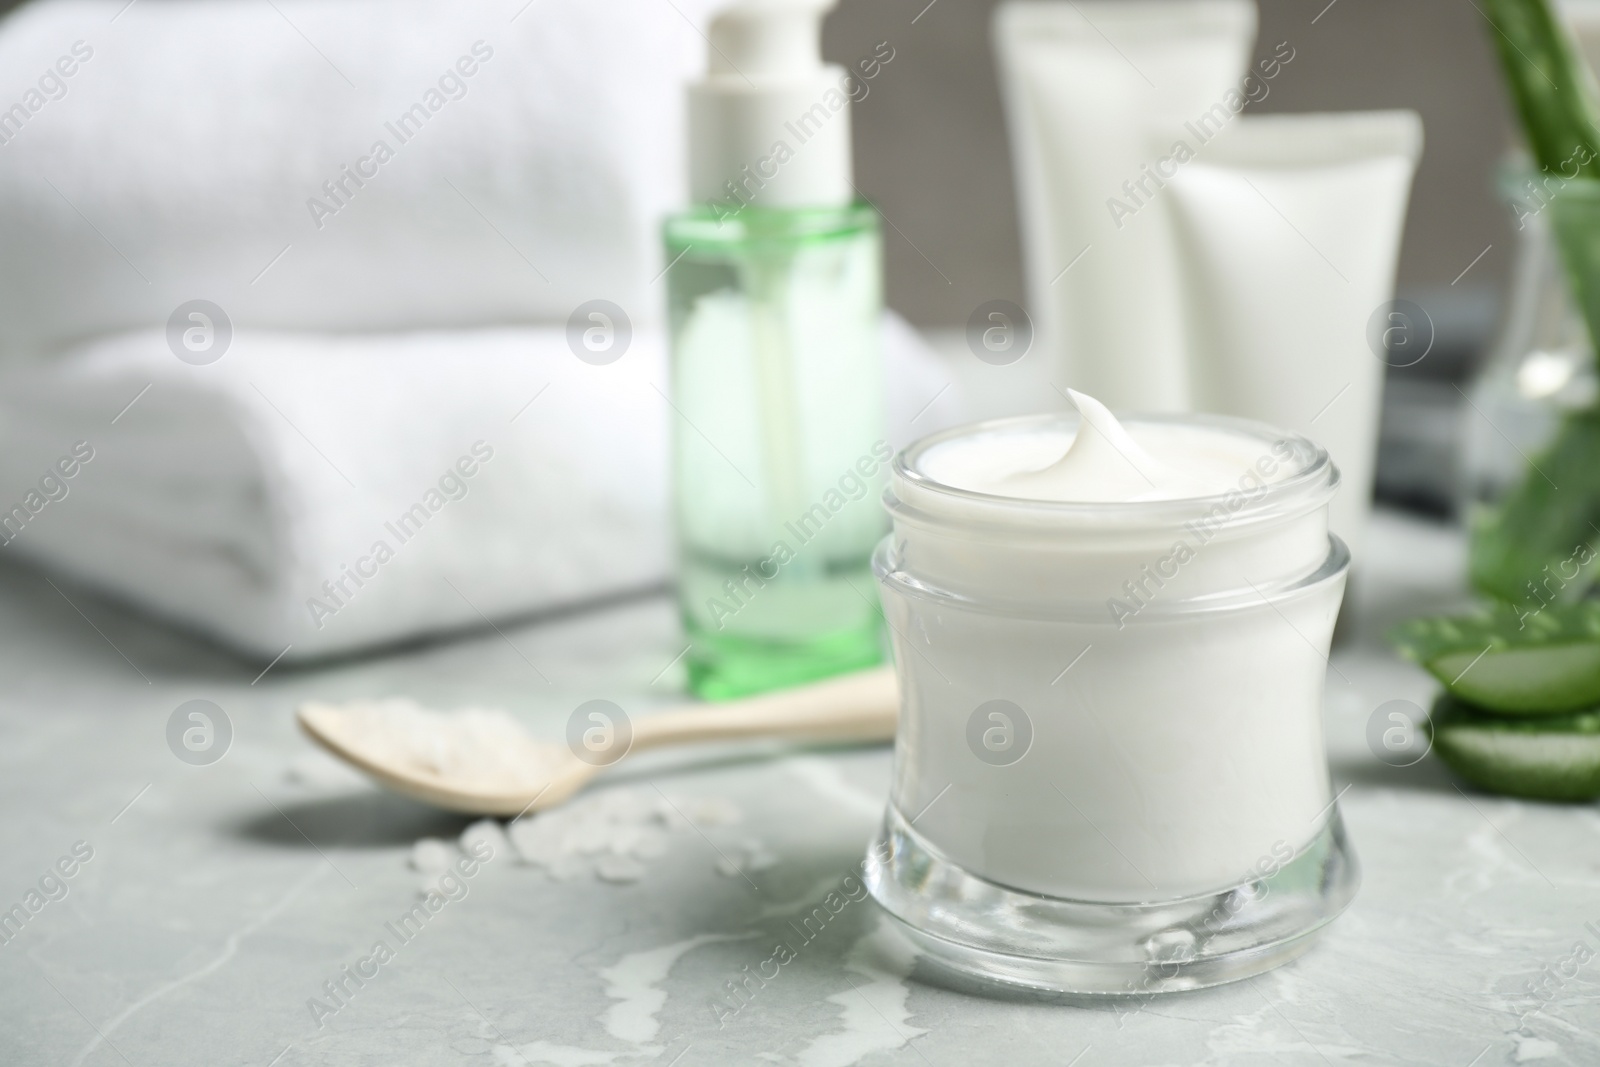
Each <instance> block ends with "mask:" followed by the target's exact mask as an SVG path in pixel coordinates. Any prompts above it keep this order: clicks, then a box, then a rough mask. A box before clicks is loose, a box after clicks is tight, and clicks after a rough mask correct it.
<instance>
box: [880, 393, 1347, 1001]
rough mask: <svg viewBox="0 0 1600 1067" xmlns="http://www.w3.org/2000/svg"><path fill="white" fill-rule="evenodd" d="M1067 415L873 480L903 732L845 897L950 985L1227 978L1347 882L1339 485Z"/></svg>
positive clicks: (1294, 948) (1163, 430) (1205, 430)
mask: <svg viewBox="0 0 1600 1067" xmlns="http://www.w3.org/2000/svg"><path fill="white" fill-rule="evenodd" d="M1072 397H1073V400H1074V403H1075V404H1076V405H1077V407H1078V413H1077V414H1076V415H1070V414H1069V415H1052V416H1039V417H1026V418H1020V419H1006V420H1000V421H996V422H990V423H981V424H978V425H976V426H969V427H963V428H959V429H956V430H952V431H948V432H946V433H943V434H939V435H936V436H934V437H930V438H926V439H924V440H922V441H920V442H918V443H916V444H914V445H912V446H911V447H910V448H908V449H907V450H906V451H905V452H903V453H901V454H900V455H899V456H898V457H896V460H895V464H894V470H893V474H892V481H891V485H890V488H889V490H888V492H887V494H886V496H885V500H886V503H887V507H888V510H889V513H890V516H891V517H892V519H893V523H894V532H893V533H892V534H891V535H890V537H889V538H888V539H886V540H885V541H884V543H883V544H882V545H880V547H879V549H878V552H877V554H876V556H875V558H874V568H875V571H876V574H877V576H878V579H879V581H880V583H881V587H882V592H883V604H884V612H885V617H886V618H887V620H888V622H889V625H890V629H891V634H892V640H893V644H894V651H895V662H896V669H897V671H898V673H899V678H900V684H901V693H902V713H901V723H900V730H899V736H898V739H897V742H896V749H895V775H894V785H893V789H892V793H891V797H890V803H889V808H888V812H887V814H886V817H885V822H884V828H883V831H882V833H881V835H880V837H879V838H878V840H877V841H876V842H874V844H873V846H872V848H871V850H870V851H869V854H868V860H867V873H868V884H869V886H870V887H871V890H872V893H873V895H874V896H875V897H876V898H877V900H878V901H879V902H880V903H881V904H882V905H883V906H884V907H885V908H886V909H887V910H888V911H889V912H890V914H892V915H893V916H895V917H896V918H897V919H899V920H900V921H901V923H902V924H903V928H904V929H905V931H906V932H907V933H908V934H909V935H910V936H911V938H912V939H913V941H915V942H916V943H917V944H918V946H919V947H920V948H921V949H922V950H923V951H924V953H925V954H926V955H927V956H929V957H931V959H932V960H933V961H934V962H936V963H942V964H944V965H945V966H946V967H947V968H950V969H953V970H954V971H956V972H959V973H962V974H965V975H976V976H979V977H980V978H982V979H986V980H996V981H999V982H1003V983H1009V984H1017V985H1024V986H1031V987H1035V988H1040V989H1050V990H1059V991H1072V992H1083V993H1109V994H1135V995H1137V994H1139V993H1143V992H1154V991H1163V990H1171V989H1184V988H1194V987H1199V986H1205V985H1212V984H1216V983H1219V982H1225V981H1231V980H1234V979H1238V978H1244V977H1247V976H1249V975H1252V974H1256V973H1259V972H1260V971H1263V970H1266V969H1268V968H1270V967H1273V966H1276V965H1277V964H1279V963H1282V962H1284V961H1286V960H1288V959H1291V958H1293V957H1294V956H1296V955H1298V954H1299V953H1300V952H1302V951H1304V950H1305V949H1306V948H1307V947H1309V944H1310V942H1311V939H1312V935H1314V934H1315V933H1316V932H1317V931H1318V930H1319V929H1320V928H1321V927H1322V926H1323V925H1324V924H1325V923H1327V922H1328V921H1329V920H1330V919H1332V918H1333V917H1334V916H1335V915H1337V914H1338V913H1339V912H1340V911H1341V910H1342V909H1343V908H1344V906H1345V905H1346V904H1347V903H1348V902H1349V900H1350V898H1351V896H1352V895H1353V894H1354V892H1355V888H1356V884H1357V882H1358V880H1359V876H1358V874H1357V870H1356V865H1355V860H1354V857H1353V855H1352V854H1351V853H1350V852H1349V850H1348V849H1347V847H1346V845H1345V842H1344V836H1343V830H1342V827H1341V824H1340V821H1339V815H1338V805H1337V804H1336V803H1335V798H1334V796H1333V794H1332V791H1331V787H1330V782H1329V775H1328V765H1327V759H1326V755H1325V753H1324V748H1323V737H1322V715H1321V711H1322V694H1323V685H1324V680H1325V674H1326V671H1327V666H1328V663H1327V653H1328V646H1329V642H1330V640H1331V638H1332V633H1333V625H1334V619H1335V617H1336V616H1337V614H1338V609H1339V602H1340V599H1341V598H1342V596H1343V592H1344V582H1345V572H1346V570H1347V566H1348V562H1349V556H1348V553H1347V552H1346V550H1345V548H1344V545H1343V544H1342V543H1341V542H1340V541H1339V540H1338V539H1337V538H1336V537H1333V536H1331V535H1330V534H1329V532H1328V523H1327V512H1328V502H1329V500H1330V499H1331V498H1332V496H1333V494H1334V492H1335V490H1336V489H1337V487H1338V483H1339V474H1338V471H1337V469H1336V468H1335V467H1334V465H1333V463H1332V462H1331V461H1330V460H1329V458H1328V454H1327V452H1325V451H1324V450H1323V449H1321V448H1319V447H1318V446H1316V445H1315V444H1313V443H1312V442H1311V441H1309V440H1307V439H1305V438H1303V437H1298V436H1295V435H1292V434H1285V433H1281V432H1278V431H1276V430H1273V429H1271V428H1269V427H1266V426H1262V425H1259V424H1256V423H1250V422H1245V421H1242V420H1237V419H1226V418H1220V417H1212V416H1204V415H1181V416H1161V417H1145V418H1132V419H1129V420H1128V422H1127V423H1126V425H1124V424H1122V423H1119V422H1118V421H1117V420H1116V419H1115V418H1114V417H1113V416H1112V415H1111V413H1110V412H1109V411H1107V410H1106V409H1105V408H1104V407H1103V406H1102V405H1100V404H1099V403H1098V402H1096V401H1094V400H1093V399H1091V398H1089V397H1085V396H1082V395H1081V394H1076V393H1074V394H1072Z"/></svg>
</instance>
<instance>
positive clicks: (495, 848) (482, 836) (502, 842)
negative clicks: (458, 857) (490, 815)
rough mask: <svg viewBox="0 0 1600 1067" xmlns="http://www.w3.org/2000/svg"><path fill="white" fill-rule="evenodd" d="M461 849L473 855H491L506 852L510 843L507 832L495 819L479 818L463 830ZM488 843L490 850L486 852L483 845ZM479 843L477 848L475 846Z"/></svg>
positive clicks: (501, 854) (499, 854) (500, 854)
mask: <svg viewBox="0 0 1600 1067" xmlns="http://www.w3.org/2000/svg"><path fill="white" fill-rule="evenodd" d="M460 842H461V851H463V852H466V853H469V854H471V855H473V856H481V855H488V856H490V857H495V856H503V855H505V854H506V851H507V849H508V847H509V846H508V844H507V842H506V833H505V831H504V830H502V829H501V828H500V824H499V823H498V822H496V821H495V820H494V819H479V820H478V821H477V822H475V823H473V824H472V825H471V826H469V827H467V828H466V829H465V830H463V831H461V838H460ZM484 844H487V845H488V846H489V851H488V852H487V853H485V852H484V850H483V848H482V846H483V845H484ZM474 845H477V846H478V847H477V848H474V847H473V846H474Z"/></svg>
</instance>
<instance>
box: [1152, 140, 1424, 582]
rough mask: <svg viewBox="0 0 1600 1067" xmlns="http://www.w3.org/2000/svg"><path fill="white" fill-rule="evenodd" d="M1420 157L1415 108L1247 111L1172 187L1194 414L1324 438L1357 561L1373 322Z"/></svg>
mask: <svg viewBox="0 0 1600 1067" xmlns="http://www.w3.org/2000/svg"><path fill="white" fill-rule="evenodd" d="M1421 152H1422V120H1421V118H1419V117H1418V116H1417V114H1416V113H1415V112H1411V111H1376V112H1352V113H1346V114H1330V115H1282V116H1278V115H1274V116H1265V117H1260V118H1246V119H1241V120H1240V121H1238V122H1236V123H1234V124H1233V126H1232V128H1230V129H1229V130H1227V131H1226V132H1225V133H1223V134H1222V135H1221V136H1219V137H1217V138H1216V139H1215V140H1214V141H1212V142H1210V143H1208V144H1206V145H1205V147H1204V148H1203V149H1202V150H1201V152H1200V154H1199V155H1198V157H1197V158H1196V159H1194V160H1193V161H1192V162H1190V163H1188V164H1186V165H1184V166H1183V167H1181V168H1180V169H1179V170H1178V172H1177V173H1176V174H1175V175H1174V176H1173V177H1172V178H1170V179H1169V180H1168V183H1167V184H1168V189H1167V192H1166V196H1167V197H1168V199H1169V200H1170V202H1171V206H1172V210H1173V218H1174V223H1175V229H1176V234H1177V247H1178V250H1179V258H1180V268H1181V273H1182V276H1183V278H1184V285H1185V288H1186V289H1187V300H1186V304H1187V308H1188V321H1189V336H1190V344H1191V348H1192V357H1191V375H1190V377H1191V387H1192V390H1193V401H1194V406H1195V408H1196V409H1197V410H1201V411H1209V412H1214V413H1217V414H1221V415H1236V416H1241V417H1244V418H1249V419H1257V420H1261V421H1264V422H1269V423H1271V424H1273V425H1275V426H1281V427H1283V428H1284V429H1286V430H1291V431H1293V432H1295V433H1300V434H1304V435H1305V436H1307V437H1309V438H1311V439H1313V440H1315V441H1317V442H1318V443H1320V444H1321V445H1322V446H1323V447H1325V448H1326V449H1327V450H1328V452H1329V453H1330V454H1331V455H1332V456H1333V460H1334V462H1335V463H1337V464H1338V466H1339V469H1340V471H1342V472H1343V475H1344V481H1345V489H1344V491H1343V492H1342V493H1340V494H1339V495H1338V497H1337V498H1336V499H1335V500H1334V501H1333V504H1332V509H1331V512H1330V518H1329V524H1330V526H1331V527H1332V529H1333V532H1334V533H1336V534H1338V535H1339V536H1340V537H1341V538H1343V539H1344V541H1345V542H1346V543H1347V544H1348V545H1349V546H1350V548H1351V551H1352V553H1353V554H1355V555H1356V558H1357V560H1358V562H1359V559H1360V556H1359V552H1360V545H1361V535H1362V531H1363V529H1364V527H1365V525H1366V520H1367V516H1368V513H1369V512H1370V511H1371V508H1372V474H1373V461H1374V458H1375V455H1376V452H1377V444H1378V414H1379V411H1378V409H1379V404H1380V401H1381V399H1382V393H1383V373H1384V359H1383V357H1382V355H1381V352H1382V349H1381V348H1380V349H1379V351H1377V352H1375V351H1374V346H1373V344H1372V343H1371V341H1370V339H1369V332H1371V331H1370V329H1369V324H1370V323H1371V322H1372V320H1373V317H1374V315H1379V316H1382V315H1383V314H1384V312H1383V311H1382V310H1381V309H1382V308H1383V307H1384V306H1385V305H1386V304H1387V303H1388V302H1389V301H1390V300H1392V298H1393V296H1394V276H1395V263H1396V260H1397V258H1398V256H1399V251H1400V231H1401V229H1402V227H1403V225H1404V223H1405V215H1406V202H1407V199H1408V198H1409V195H1410V189H1411V178H1412V175H1413V173H1414V172H1415V171H1416V166H1417V158H1418V156H1419V155H1420V154H1421ZM1395 325H1397V326H1399V327H1400V328H1406V327H1407V325H1408V324H1407V323H1401V322H1399V321H1398V320H1396V322H1395ZM1409 326H1411V327H1414V328H1416V329H1417V330H1419V331H1420V332H1419V335H1418V336H1416V337H1415V338H1413V340H1414V341H1415V343H1416V344H1418V345H1419V346H1425V345H1426V344H1427V343H1428V339H1429V338H1428V333H1429V331H1428V328H1427V326H1426V324H1425V323H1410V324H1409ZM1388 328H1389V327H1388V325H1387V324H1385V325H1383V327H1382V328H1381V329H1379V330H1378V331H1377V334H1378V336H1379V337H1380V338H1381V337H1382V336H1383V334H1384V330H1386V329H1388Z"/></svg>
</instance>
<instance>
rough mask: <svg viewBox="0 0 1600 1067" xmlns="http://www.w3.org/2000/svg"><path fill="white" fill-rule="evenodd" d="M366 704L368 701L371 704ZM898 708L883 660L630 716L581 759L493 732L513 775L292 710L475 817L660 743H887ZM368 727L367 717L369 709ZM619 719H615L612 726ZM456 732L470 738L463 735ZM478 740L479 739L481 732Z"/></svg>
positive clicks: (314, 732) (337, 719)
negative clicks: (438, 758)
mask: <svg viewBox="0 0 1600 1067" xmlns="http://www.w3.org/2000/svg"><path fill="white" fill-rule="evenodd" d="M371 707H372V706H371V705H367V706H366V708H368V709H370V708H371ZM899 710H900V697H899V690H898V686H897V685H896V683H895V676H894V671H893V669H892V668H889V667H879V668H875V669H873V670H869V671H861V672H859V673H856V674H848V675H843V676H841V677H838V678H830V679H828V680H826V681H822V682H814V683H811V684H809V685H803V686H798V687H796V688H793V689H785V690H780V691H777V692H772V693H762V694H760V695H758V696H752V697H745V698H743V699H740V700H730V701H727V702H725V703H720V704H701V705H693V706H688V707H682V708H674V709H671V710H668V711H663V712H660V713H657V714H653V715H648V716H640V717H639V718H638V719H636V720H632V722H631V723H630V726H631V735H632V736H631V742H629V741H628V740H627V738H626V734H625V733H624V729H625V728H624V729H619V730H618V731H617V733H618V734H621V735H622V741H621V742H619V747H621V749H622V751H620V752H618V753H616V754H615V755H614V756H613V755H612V754H611V753H602V754H599V755H596V754H594V753H586V754H585V756H584V757H580V756H579V755H578V754H577V753H576V752H575V751H574V750H573V749H571V748H569V747H568V746H567V745H565V744H552V743H549V742H539V741H535V740H534V739H533V738H531V737H528V736H527V735H525V734H522V733H521V732H520V730H517V731H515V732H514V733H513V734H511V735H510V736H504V735H503V734H502V735H501V736H498V737H497V738H496V739H495V740H496V743H495V749H494V752H493V753H492V756H493V757H494V758H495V759H496V760H497V761H498V762H499V763H500V764H501V765H502V766H504V765H506V764H507V763H509V764H510V765H511V766H513V767H515V768H516V769H517V771H518V772H519V773H516V774H514V775H507V774H503V773H502V774H498V775H492V774H491V775H485V774H481V773H479V774H473V773H459V772H457V773H441V772H440V771H439V770H437V769H435V767H433V766H429V765H427V763H426V761H417V760H414V759H408V758H405V756H404V754H397V753H396V752H395V751H394V746H393V745H385V744H374V743H373V741H372V738H371V735H370V733H368V734H366V735H365V736H363V735H362V734H361V733H360V732H359V731H355V730H353V729H352V728H351V727H352V723H353V722H354V715H355V711H354V706H351V707H345V706H340V705H336V704H319V703H308V704H304V705H302V706H301V707H300V708H298V709H297V712H296V717H297V718H298V719H299V722H300V727H301V729H303V730H304V731H305V732H306V733H307V734H308V735H310V737H311V739H312V740H314V741H316V742H317V743H318V744H319V745H321V746H322V747H323V748H325V749H327V750H328V751H329V752H331V753H332V754H333V755H334V756H336V757H338V758H339V759H341V760H344V761H345V762H346V763H349V764H351V765H352V766H354V767H356V768H357V769H359V770H361V771H363V772H365V773H366V774H367V775H369V776H370V777H372V778H374V779H376V780H377V782H378V783H379V784H380V785H383V786H385V787H386V788H388V789H392V790H393V791H395V792H396V793H402V794H404V795H405V796H408V797H412V798H414V799H417V800H420V801H423V802H424V803H427V804H432V805H434V806H436V807H441V808H448V809H449V810H451V811H460V812H467V813H469V814H474V815H520V814H523V813H525V812H529V811H542V810H544V809H546V808H551V807H554V806H556V805H557V804H560V803H561V802H562V801H564V800H566V799H567V798H569V797H571V796H572V795H573V794H574V793H576V792H577V791H578V790H580V789H582V788H583V787H584V786H585V785H587V784H588V782H589V780H590V779H591V778H593V777H595V776H596V775H597V774H599V773H600V772H601V771H604V770H606V769H607V768H608V767H614V766H616V765H617V764H618V763H620V762H621V761H622V760H623V759H624V758H626V757H627V756H628V755H630V754H632V753H633V752H637V751H639V750H641V749H647V748H660V747H662V746H664V745H678V744H691V743H694V742H697V741H727V740H734V739H739V738H761V737H787V738H796V739H805V740H810V741H887V740H891V739H892V738H893V737H894V732H895V722H896V719H897V718H898V715H899ZM367 714H368V719H367V721H366V725H367V729H368V730H370V728H371V722H372V719H371V718H370V716H371V714H372V713H371V712H370V710H369V711H368V712H367ZM433 721H434V723H435V724H436V725H435V726H434V728H435V729H439V728H443V729H446V730H451V729H459V730H461V731H464V730H465V728H466V725H467V724H466V722H465V720H461V719H456V720H454V722H455V724H459V726H457V725H453V724H452V719H451V717H449V716H439V717H438V718H437V719H435V720H433ZM612 725H613V726H615V725H616V724H612ZM460 739H461V740H463V741H466V740H469V739H468V737H467V735H466V733H464V732H463V733H460ZM480 743H481V739H480Z"/></svg>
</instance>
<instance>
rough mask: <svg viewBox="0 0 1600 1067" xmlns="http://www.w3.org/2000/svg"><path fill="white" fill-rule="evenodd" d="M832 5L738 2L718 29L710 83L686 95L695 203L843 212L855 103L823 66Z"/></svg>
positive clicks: (801, 0) (788, 0)
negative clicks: (825, 27) (826, 19)
mask: <svg viewBox="0 0 1600 1067" xmlns="http://www.w3.org/2000/svg"><path fill="white" fill-rule="evenodd" d="M832 7H833V0H736V2H735V3H732V4H730V5H729V6H727V7H725V8H723V9H722V11H720V12H719V13H718V14H717V16H716V17H715V18H714V19H713V20H712V22H711V32H710V35H709V42H710V48H709V50H708V62H707V71H706V77H705V78H704V80H702V81H700V82H697V83H695V84H693V85H691V86H689V193H690V196H692V197H693V198H694V200H695V201H697V202H716V203H720V204H722V205H724V206H731V207H740V206H743V205H751V206H756V207H766V208H795V207H836V206H839V205H842V204H848V203H850V202H851V200H853V199H854V190H853V189H852V187H851V184H850V97H849V96H848V95H847V85H846V81H845V73H844V69H843V68H842V67H838V66H835V65H832V64H826V63H823V62H822V48H821V35H822V16H823V15H824V14H825V13H827V11H828V10H829V9H830V8H832Z"/></svg>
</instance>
